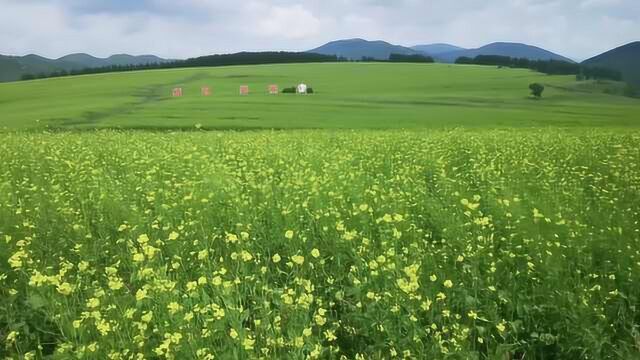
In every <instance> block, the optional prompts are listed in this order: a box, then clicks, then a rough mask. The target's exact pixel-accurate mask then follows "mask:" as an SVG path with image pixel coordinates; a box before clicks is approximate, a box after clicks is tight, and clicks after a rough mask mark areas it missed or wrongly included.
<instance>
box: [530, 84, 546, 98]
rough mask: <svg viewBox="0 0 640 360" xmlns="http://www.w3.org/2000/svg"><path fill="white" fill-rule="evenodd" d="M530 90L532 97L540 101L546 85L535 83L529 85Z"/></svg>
mask: <svg viewBox="0 0 640 360" xmlns="http://www.w3.org/2000/svg"><path fill="white" fill-rule="evenodd" d="M529 89H530V90H531V95H533V96H535V97H536V98H538V99H539V98H541V97H542V92H543V91H544V85H542V84H538V83H533V84H531V85H529Z"/></svg>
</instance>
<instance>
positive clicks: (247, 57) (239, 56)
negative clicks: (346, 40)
mask: <svg viewBox="0 0 640 360" xmlns="http://www.w3.org/2000/svg"><path fill="white" fill-rule="evenodd" d="M337 61H338V57H337V56H335V55H322V54H315V53H304V52H286V51H271V52H240V53H235V54H223V55H209V56H200V57H197V58H190V59H187V60H175V61H169V62H162V63H150V64H138V65H111V66H103V67H95V68H91V67H86V68H83V69H71V70H56V71H53V72H50V73H44V72H41V73H38V74H24V75H22V80H33V79H43V78H50V77H61V76H71V75H88V74H102V73H109V72H122V71H137V70H152V69H172V68H192V67H210V66H228V65H260V64H287V63H314V62H337Z"/></svg>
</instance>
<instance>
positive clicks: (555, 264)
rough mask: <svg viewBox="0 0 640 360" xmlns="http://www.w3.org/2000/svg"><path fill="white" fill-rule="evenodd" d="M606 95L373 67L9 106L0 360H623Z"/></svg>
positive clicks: (149, 83) (214, 79)
mask: <svg viewBox="0 0 640 360" xmlns="http://www.w3.org/2000/svg"><path fill="white" fill-rule="evenodd" d="M274 78H276V80H274ZM300 80H304V81H307V82H309V83H310V84H311V85H312V86H313V87H314V88H315V89H316V90H317V91H318V93H317V94H315V95H312V96H296V95H293V96H285V95H278V96H269V95H266V94H265V93H254V94H252V95H251V96H249V97H240V96H238V95H236V92H237V90H238V89H237V87H238V85H239V84H242V83H247V84H249V85H251V86H252V87H253V89H254V91H256V90H255V89H265V90H266V85H267V84H269V83H272V82H274V83H278V84H280V85H281V86H284V85H290V84H295V83H296V82H298V81H300ZM533 81H539V82H543V83H545V84H546V85H547V91H546V92H545V97H544V98H543V99H542V100H539V101H536V100H530V99H528V98H527V87H528V84H529V83H530V82H533ZM206 84H208V85H210V86H212V87H213V89H214V93H215V94H216V95H214V96H213V97H210V98H203V97H200V96H199V87H200V86H201V85H206ZM177 85H181V86H184V88H185V92H186V94H185V95H187V96H185V97H183V98H179V99H173V98H169V97H168V96H167V94H169V93H170V90H171V88H172V87H174V86H177ZM600 90H602V88H601V87H599V86H584V84H576V83H575V82H574V81H573V80H572V79H570V78H568V77H549V76H544V75H540V74H535V73H532V72H528V71H521V70H506V69H496V68H483V67H465V66H451V67H450V66H447V65H426V66H425V65H388V64H331V65H328V64H327V65H287V66H256V67H232V68H217V69H193V70H174V71H151V72H140V73H129V74H109V75H103V76H86V77H78V78H65V79H52V80H45V81H33V82H24V83H12V84H0V114H1V116H2V117H1V118H0V124H1V126H4V130H5V131H3V132H0V165H1V166H0V358H3V359H4V358H10V359H39V358H45V359H69V358H86V359H165V358H166V359H191V358H194V359H207V360H210V359H214V358H215V359H235V358H238V359H277V358H283V359H500V360H506V359H508V360H524V359H541V360H542V359H634V358H638V354H639V353H640V326H639V325H638V324H639V323H640V310H639V309H638V303H639V302H640V286H639V285H640V221H639V220H638V219H640V168H639V167H640V150H639V149H640V129H637V128H636V127H637V124H638V121H639V119H638V116H637V115H638V114H639V112H638V109H640V108H639V103H640V101H638V100H632V99H627V98H623V97H618V96H612V95H606V94H603V93H600ZM36 120H38V121H36ZM196 124H201V126H198V127H199V129H197V128H196ZM47 127H49V128H53V129H55V130H56V131H49V130H47V129H46V128H47ZM454 127H456V128H454ZM93 128H102V129H99V130H95V131H94V130H91V129H93ZM115 128H123V129H120V130H119V129H115ZM260 128H272V130H266V129H262V130H258V129H260ZM296 128H301V129H296ZM305 128H326V129H305ZM349 128H350V129H349ZM365 128H372V129H365ZM398 128H405V129H398ZM140 129H147V130H153V131H140ZM180 129H188V130H189V131H174V130H180ZM204 129H254V130H253V131H242V132H240V131H203V130H204ZM275 129H279V130H275ZM280 129H287V130H286V131H284V130H280ZM338 129H340V130H338ZM382 129H385V130H382ZM65 130H72V131H65ZM76 130H83V131H76ZM163 130H164V131H163ZM167 130H171V131H167Z"/></svg>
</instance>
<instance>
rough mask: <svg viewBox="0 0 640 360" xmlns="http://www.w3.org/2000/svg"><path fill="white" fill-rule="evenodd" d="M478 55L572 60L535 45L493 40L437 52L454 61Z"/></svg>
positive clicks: (442, 56)
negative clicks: (473, 45)
mask: <svg viewBox="0 0 640 360" xmlns="http://www.w3.org/2000/svg"><path fill="white" fill-rule="evenodd" d="M478 55H500V56H509V57H512V58H527V59H530V60H560V61H568V62H573V60H571V59H569V58H566V57H564V56H562V55H558V54H555V53H552V52H550V51H547V50H545V49H542V48H539V47H536V46H531V45H526V44H521V43H509V42H495V43H492V44H489V45H485V46H483V47H480V48H477V49H466V50H458V51H451V52H446V53H441V54H438V57H439V58H441V59H442V60H443V61H445V62H454V61H456V59H457V58H459V57H462V56H465V57H470V58H474V57H476V56H478Z"/></svg>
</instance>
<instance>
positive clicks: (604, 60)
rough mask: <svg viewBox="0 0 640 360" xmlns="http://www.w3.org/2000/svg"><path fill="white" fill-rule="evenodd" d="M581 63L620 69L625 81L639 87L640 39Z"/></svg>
mask: <svg viewBox="0 0 640 360" xmlns="http://www.w3.org/2000/svg"><path fill="white" fill-rule="evenodd" d="M582 64H583V65H585V66H594V67H596V66H597V67H604V68H608V69H612V70H617V71H620V72H621V73H622V77H623V79H624V80H625V81H627V82H628V83H630V84H633V85H635V86H636V87H638V88H640V41H636V42H632V43H629V44H627V45H623V46H620V47H618V48H615V49H613V50H610V51H607V52H605V53H603V54H600V55H598V56H595V57H592V58H591V59H588V60H585V61H583V62H582Z"/></svg>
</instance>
